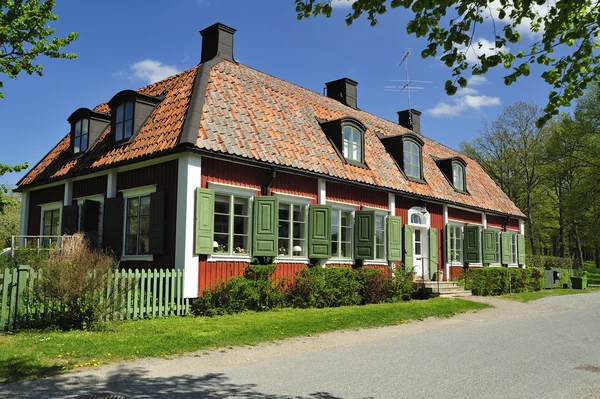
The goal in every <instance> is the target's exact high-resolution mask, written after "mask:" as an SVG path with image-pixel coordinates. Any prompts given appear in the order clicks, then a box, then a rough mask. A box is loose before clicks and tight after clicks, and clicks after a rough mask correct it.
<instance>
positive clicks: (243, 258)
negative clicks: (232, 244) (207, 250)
mask: <svg viewBox="0 0 600 399" xmlns="http://www.w3.org/2000/svg"><path fill="white" fill-rule="evenodd" d="M207 261H208V262H245V263H250V262H251V261H252V258H251V257H250V256H248V255H215V254H213V255H208V259H207Z"/></svg>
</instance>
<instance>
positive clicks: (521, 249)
mask: <svg viewBox="0 0 600 399" xmlns="http://www.w3.org/2000/svg"><path fill="white" fill-rule="evenodd" d="M517 254H518V257H519V260H518V262H519V265H524V264H525V236H524V235H523V234H517Z"/></svg>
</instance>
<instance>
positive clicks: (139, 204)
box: [125, 195, 150, 255]
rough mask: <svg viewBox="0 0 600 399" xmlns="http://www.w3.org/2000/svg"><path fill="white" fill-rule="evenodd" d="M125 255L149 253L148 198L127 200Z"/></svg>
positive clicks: (141, 197) (145, 196) (147, 196)
mask: <svg viewBox="0 0 600 399" xmlns="http://www.w3.org/2000/svg"><path fill="white" fill-rule="evenodd" d="M126 218H127V220H126V226H125V255H147V254H149V253H150V196H149V195H144V196H140V197H130V198H127V213H126Z"/></svg>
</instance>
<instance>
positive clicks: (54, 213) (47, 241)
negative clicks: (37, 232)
mask: <svg viewBox="0 0 600 399" xmlns="http://www.w3.org/2000/svg"><path fill="white" fill-rule="evenodd" d="M43 220H44V226H43V231H42V235H44V236H58V235H60V209H51V210H47V211H44V216H43ZM56 240H57V239H56V238H44V239H43V241H42V246H44V247H45V246H48V245H51V244H54V243H56Z"/></svg>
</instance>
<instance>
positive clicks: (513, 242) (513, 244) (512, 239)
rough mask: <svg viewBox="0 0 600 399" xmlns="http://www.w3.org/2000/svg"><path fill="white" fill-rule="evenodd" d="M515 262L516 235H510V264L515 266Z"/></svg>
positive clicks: (516, 261)
mask: <svg viewBox="0 0 600 399" xmlns="http://www.w3.org/2000/svg"><path fill="white" fill-rule="evenodd" d="M517 263H518V260H517V235H516V234H514V233H511V234H510V264H511V265H516V264H517Z"/></svg>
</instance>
